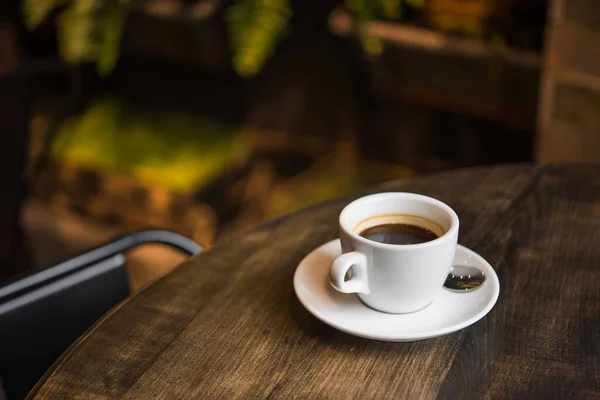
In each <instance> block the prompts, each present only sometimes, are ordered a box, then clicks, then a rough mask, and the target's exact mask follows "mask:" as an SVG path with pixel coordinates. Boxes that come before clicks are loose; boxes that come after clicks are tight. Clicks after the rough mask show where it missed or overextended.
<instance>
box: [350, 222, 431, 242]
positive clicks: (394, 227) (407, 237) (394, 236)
mask: <svg viewBox="0 0 600 400" xmlns="http://www.w3.org/2000/svg"><path fill="white" fill-rule="evenodd" d="M359 235H360V236H362V237H364V238H366V239H369V240H372V241H374V242H379V243H388V244H419V243H425V242H429V241H432V240H434V239H437V238H438V235H436V234H435V233H433V232H432V231H430V230H429V229H426V228H421V227H420V226H416V225H409V224H382V225H377V226H373V227H371V228H367V229H365V230H364V231H362V232H361V233H359Z"/></svg>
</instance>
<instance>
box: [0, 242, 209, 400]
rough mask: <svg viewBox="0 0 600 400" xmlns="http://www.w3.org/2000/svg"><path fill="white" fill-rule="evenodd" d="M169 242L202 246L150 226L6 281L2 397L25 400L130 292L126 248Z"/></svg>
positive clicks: (2, 289) (195, 249) (0, 293)
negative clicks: (101, 318) (58, 362)
mask: <svg viewBox="0 0 600 400" xmlns="http://www.w3.org/2000/svg"><path fill="white" fill-rule="evenodd" d="M146 243H163V244H166V245H170V246H172V247H175V248H177V249H179V250H181V251H183V252H185V253H188V254H190V255H191V254H196V253H199V252H200V251H202V247H200V246H199V245H198V244H196V243H195V242H194V241H192V240H190V239H188V238H186V237H184V236H182V235H179V234H177V233H173V232H169V231H164V230H148V231H142V232H138V233H135V234H133V235H130V236H126V237H122V238H119V239H117V240H114V241H112V242H110V243H108V244H105V245H103V246H100V247H97V248H95V249H93V250H90V251H87V252H85V253H83V254H80V255H78V256H77V257H74V258H72V259H70V260H68V261H64V262H62V263H59V264H57V265H55V266H52V267H50V268H47V269H44V270H42V271H39V272H36V273H34V274H32V275H29V276H26V277H24V278H22V279H19V280H17V281H14V282H11V283H9V284H7V285H4V286H0V399H2V398H3V394H2V386H4V391H5V395H4V396H6V398H8V399H9V400H12V399H22V398H24V397H25V396H26V395H27V393H28V392H29V391H30V390H31V389H32V388H33V386H34V385H35V383H36V382H37V381H38V380H39V379H40V378H41V377H42V375H43V374H44V372H45V371H46V370H47V369H48V368H49V367H50V366H51V365H52V363H54V361H56V360H57V359H58V357H59V356H60V355H61V354H62V353H63V352H64V351H65V350H66V349H67V348H68V347H69V346H70V345H71V344H72V343H73V342H74V341H75V340H76V339H77V338H78V337H79V336H81V334H83V333H84V332H85V331H86V330H87V329H88V328H89V327H91V326H92V325H93V324H94V323H95V322H96V321H97V320H98V319H99V318H100V317H101V316H102V315H103V314H104V313H106V312H107V311H108V310H110V309H111V308H112V307H114V306H115V305H116V304H118V303H119V302H120V301H121V300H123V299H124V298H125V297H127V296H128V295H129V286H128V283H127V276H126V273H125V269H124V266H125V257H124V255H123V252H125V251H127V250H130V249H131V248H133V247H135V246H139V245H141V244H146Z"/></svg>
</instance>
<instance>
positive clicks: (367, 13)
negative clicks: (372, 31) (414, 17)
mask: <svg viewBox="0 0 600 400" xmlns="http://www.w3.org/2000/svg"><path fill="white" fill-rule="evenodd" d="M406 6H408V7H412V8H418V9H420V8H423V7H424V6H425V0H346V1H345V7H346V9H348V11H350V12H352V13H353V14H354V16H355V18H356V23H357V26H358V33H359V35H358V36H359V40H360V43H361V45H362V47H363V49H364V51H365V52H366V53H367V54H368V55H370V56H378V55H379V54H381V52H382V50H383V42H382V40H381V39H380V38H377V37H374V36H371V35H369V34H368V32H367V29H366V27H367V23H368V22H369V21H371V20H373V19H377V18H384V19H387V20H391V21H398V20H400V19H401V18H402V12H403V10H404V7H406Z"/></svg>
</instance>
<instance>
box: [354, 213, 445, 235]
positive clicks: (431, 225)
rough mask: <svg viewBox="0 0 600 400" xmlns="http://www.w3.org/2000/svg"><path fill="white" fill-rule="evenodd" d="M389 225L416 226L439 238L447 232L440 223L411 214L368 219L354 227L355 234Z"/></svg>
mask: <svg viewBox="0 0 600 400" xmlns="http://www.w3.org/2000/svg"><path fill="white" fill-rule="evenodd" d="M389 224H406V225H414V226H418V227H420V228H423V229H427V230H430V231H431V232H433V233H434V234H436V235H437V236H438V237H440V236H442V235H444V233H446V231H445V230H444V228H442V227H441V226H440V225H439V224H438V223H436V222H433V221H432V220H430V219H427V218H423V217H419V216H416V215H411V214H383V215H375V216H373V217H370V218H367V219H365V220H363V221H361V222H359V223H358V225H356V226H355V227H354V233H357V234H360V233H361V232H363V231H365V230H367V229H369V228H373V227H374V226H379V225H389Z"/></svg>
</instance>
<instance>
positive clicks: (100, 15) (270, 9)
mask: <svg viewBox="0 0 600 400" xmlns="http://www.w3.org/2000/svg"><path fill="white" fill-rule="evenodd" d="M23 1H24V3H23V11H24V15H25V20H26V23H27V26H28V27H29V28H30V29H35V28H36V27H38V26H39V25H40V24H41V23H42V22H43V21H44V20H46V19H47V18H48V17H49V16H50V15H52V14H53V12H58V13H59V15H58V39H59V40H58V43H59V51H60V53H61V56H62V57H63V59H64V60H66V61H67V62H69V63H81V62H96V65H97V68H98V71H99V73H100V74H102V75H106V74H108V73H110V72H111V71H112V70H113V68H114V67H115V64H116V62H117V59H118V54H119V42H120V39H121V36H122V33H123V27H124V23H125V18H126V14H127V9H128V5H129V2H130V0H23ZM424 3H425V0H346V3H345V4H346V8H347V9H348V10H350V11H351V12H352V13H354V14H355V15H356V18H357V21H358V24H359V32H360V35H359V36H360V40H361V43H362V46H363V48H364V49H365V51H366V52H367V53H368V54H370V55H377V54H379V53H381V51H382V48H383V46H382V42H381V39H379V38H375V37H372V36H369V35H368V34H367V31H366V29H365V26H366V24H365V23H366V22H368V21H370V20H372V19H375V18H385V19H389V20H399V19H400V18H401V17H402V11H403V9H404V7H413V8H422V7H424ZM291 16H292V9H291V6H290V0H235V3H234V4H233V5H232V6H231V7H230V8H229V9H228V10H227V12H226V19H227V23H228V29H229V36H230V40H231V45H232V50H233V60H232V63H233V68H234V69H235V70H236V71H237V72H238V73H239V74H240V75H241V76H243V77H252V76H254V75H255V74H256V73H257V72H258V71H259V70H260V68H261V67H262V65H263V64H264V63H265V61H266V60H267V59H268V58H269V57H270V56H271V55H272V54H273V52H274V51H275V48H276V46H277V44H278V43H279V41H280V40H281V39H282V38H283V37H284V36H285V34H286V32H287V31H288V26H289V21H290V18H291Z"/></svg>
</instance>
